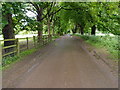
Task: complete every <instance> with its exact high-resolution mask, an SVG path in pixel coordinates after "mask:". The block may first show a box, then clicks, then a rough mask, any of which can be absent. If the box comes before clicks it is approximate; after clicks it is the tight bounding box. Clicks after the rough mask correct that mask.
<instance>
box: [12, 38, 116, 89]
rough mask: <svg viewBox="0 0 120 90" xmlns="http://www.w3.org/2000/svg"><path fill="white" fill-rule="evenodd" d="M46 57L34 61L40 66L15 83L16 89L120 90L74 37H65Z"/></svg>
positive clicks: (31, 69) (55, 43) (54, 44)
mask: <svg viewBox="0 0 120 90" xmlns="http://www.w3.org/2000/svg"><path fill="white" fill-rule="evenodd" d="M50 48H51V49H50ZM49 49H50V50H49ZM46 54H47V55H43V56H42V55H40V57H39V54H38V56H36V57H34V60H37V61H38V62H37V63H35V64H34V65H33V66H32V67H31V68H30V69H29V70H28V71H27V72H26V74H25V75H23V76H21V77H23V79H21V80H19V81H17V80H16V82H15V85H14V87H16V88H117V81H116V82H115V81H114V80H113V79H112V77H110V76H109V73H106V71H105V70H104V67H101V68H102V69H101V68H100V66H99V65H98V64H96V63H95V62H94V60H93V58H92V57H91V56H90V55H89V54H88V53H87V52H86V51H85V50H84V49H83V47H82V46H81V42H80V40H79V39H77V38H75V37H72V36H63V37H61V38H59V39H58V40H56V41H55V42H52V45H51V46H49V47H48V49H47V50H46ZM42 57H43V58H42ZM31 59H32V58H31ZM41 59H42V62H41ZM39 62H40V63H39Z"/></svg>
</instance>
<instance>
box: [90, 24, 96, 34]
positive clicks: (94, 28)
mask: <svg viewBox="0 0 120 90" xmlns="http://www.w3.org/2000/svg"><path fill="white" fill-rule="evenodd" d="M91 29H92V31H91V35H95V31H96V26H95V25H93V26H92V27H91Z"/></svg>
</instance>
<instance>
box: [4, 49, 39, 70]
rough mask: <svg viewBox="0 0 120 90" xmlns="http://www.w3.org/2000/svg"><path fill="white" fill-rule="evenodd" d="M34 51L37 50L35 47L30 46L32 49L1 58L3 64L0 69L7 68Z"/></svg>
mask: <svg viewBox="0 0 120 90" xmlns="http://www.w3.org/2000/svg"><path fill="white" fill-rule="evenodd" d="M35 51H37V48H32V49H29V50H26V51H23V52H21V53H20V55H19V56H13V57H7V58H3V62H4V64H5V65H3V67H2V69H3V70H4V69H7V68H9V67H10V66H11V65H13V64H14V63H16V62H18V61H20V60H22V59H23V58H24V57H25V56H27V55H30V54H32V53H34V52H35Z"/></svg>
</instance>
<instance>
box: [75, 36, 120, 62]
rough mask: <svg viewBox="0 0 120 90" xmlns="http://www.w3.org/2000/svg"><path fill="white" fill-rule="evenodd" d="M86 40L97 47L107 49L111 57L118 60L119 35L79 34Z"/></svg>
mask: <svg viewBox="0 0 120 90" xmlns="http://www.w3.org/2000/svg"><path fill="white" fill-rule="evenodd" d="M77 36H80V37H81V38H82V39H84V40H85V42H86V43H89V44H90V45H92V46H94V47H96V48H104V49H106V50H107V51H108V52H109V54H110V57H109V58H111V59H113V60H118V52H119V42H118V36H108V35H106V36H88V35H77Z"/></svg>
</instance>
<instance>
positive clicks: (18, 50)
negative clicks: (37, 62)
mask: <svg viewBox="0 0 120 90" xmlns="http://www.w3.org/2000/svg"><path fill="white" fill-rule="evenodd" d="M16 42H17V43H16V44H17V56H19V55H20V45H19V39H18V38H17V39H16Z"/></svg>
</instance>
